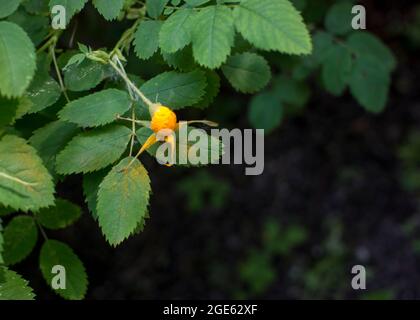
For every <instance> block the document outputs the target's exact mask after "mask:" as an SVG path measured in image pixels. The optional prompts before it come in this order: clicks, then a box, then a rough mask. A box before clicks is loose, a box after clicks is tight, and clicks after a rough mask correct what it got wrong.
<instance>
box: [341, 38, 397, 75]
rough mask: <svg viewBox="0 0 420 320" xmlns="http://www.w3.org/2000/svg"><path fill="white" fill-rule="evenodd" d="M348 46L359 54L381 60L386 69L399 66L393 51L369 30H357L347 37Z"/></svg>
mask: <svg viewBox="0 0 420 320" xmlns="http://www.w3.org/2000/svg"><path fill="white" fill-rule="evenodd" d="M347 46H348V47H350V48H351V49H352V50H354V53H355V54H356V55H357V56H361V57H365V58H368V57H369V58H370V59H375V60H377V61H380V62H381V65H382V66H383V68H385V70H386V71H388V72H391V71H393V70H394V69H395V68H396V66H397V61H396V59H395V56H394V54H393V53H392V51H391V50H390V49H389V48H388V47H387V46H386V45H385V44H383V42H382V41H381V40H380V39H379V38H378V37H376V36H374V35H373V34H371V33H368V32H355V33H353V34H351V35H350V36H349V38H348V39H347Z"/></svg>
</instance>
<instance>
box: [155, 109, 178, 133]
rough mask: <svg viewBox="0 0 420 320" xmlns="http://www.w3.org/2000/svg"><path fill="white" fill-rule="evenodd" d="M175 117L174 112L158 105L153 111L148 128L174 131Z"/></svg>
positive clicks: (156, 130)
mask: <svg viewBox="0 0 420 320" xmlns="http://www.w3.org/2000/svg"><path fill="white" fill-rule="evenodd" d="M176 127H177V118H176V114H175V112H173V111H172V110H171V109H169V108H168V107H165V106H159V107H158V108H157V109H156V111H155V112H154V113H153V116H152V121H151V123H150V128H151V129H152V130H153V131H154V132H155V133H158V132H159V131H160V130H164V129H171V130H173V131H175V129H176Z"/></svg>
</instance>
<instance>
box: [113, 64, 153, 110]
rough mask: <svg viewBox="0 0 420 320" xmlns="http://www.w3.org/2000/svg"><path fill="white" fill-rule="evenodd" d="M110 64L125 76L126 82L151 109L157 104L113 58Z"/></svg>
mask: <svg viewBox="0 0 420 320" xmlns="http://www.w3.org/2000/svg"><path fill="white" fill-rule="evenodd" d="M109 64H110V66H111V67H112V68H113V69H114V70H115V71H117V73H118V74H119V75H120V76H121V78H123V80H124V81H125V83H126V84H127V85H128V86H129V87H130V88H131V89H132V90H133V91H134V93H135V94H137V95H138V96H139V97H140V99H141V100H142V101H143V102H144V103H145V104H146V105H147V106H148V107H149V110H150V109H152V110H153V109H154V108H155V106H156V104H154V103H153V102H152V101H150V100H149V99H148V98H147V97H146V96H145V95H144V94H143V92H141V91H140V89H139V88H137V87H136V85H135V84H134V83H133V82H132V81H131V80H130V79H129V78H128V76H127V74H126V73H125V72H124V71H122V70H121V69H120V68H119V67H118V66H117V65H116V64H115V63H114V62H113V61H112V60H110V61H109Z"/></svg>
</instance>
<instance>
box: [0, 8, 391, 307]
mask: <svg viewBox="0 0 420 320" xmlns="http://www.w3.org/2000/svg"><path fill="white" fill-rule="evenodd" d="M315 2H316V4H314V3H315ZM55 5H62V6H64V8H65V9H66V21H65V23H66V25H67V28H66V29H64V30H60V29H58V30H55V29H53V28H52V27H51V9H52V8H53V7H54V6H55ZM351 5H352V4H351V1H339V2H337V3H336V4H333V5H332V6H331V5H327V6H325V5H324V6H322V5H321V4H319V6H318V2H317V1H314V2H312V1H311V2H309V1H291V0H241V1H233V0H232V1H230V0H226V1H223V0H217V1H216V0H172V1H170V0H142V1H140V0H92V1H90V0H71V1H70V0H9V1H1V2H0V299H34V297H35V293H34V292H33V290H32V289H31V288H30V286H29V285H28V283H27V281H26V280H24V279H23V278H22V277H21V276H20V275H19V274H17V273H16V272H15V271H13V266H14V265H15V264H18V263H20V262H21V261H22V260H24V259H25V258H26V257H27V256H28V255H29V254H31V252H32V251H33V249H34V248H35V246H36V244H37V243H38V242H41V248H40V251H39V253H38V254H39V264H40V266H39V267H40V271H41V272H40V274H42V275H43V277H44V278H45V280H46V282H47V283H48V285H51V281H52V278H53V277H54V274H53V273H52V272H51V270H52V268H53V266H55V265H62V266H64V267H65V268H66V282H67V285H66V289H65V290H62V289H53V290H55V291H56V293H57V294H58V295H60V296H62V297H63V298H65V299H82V298H83V297H84V296H85V294H86V291H87V288H88V277H87V274H86V271H85V268H84V266H83V263H82V262H81V260H80V259H79V258H78V257H77V255H76V254H75V253H74V251H73V250H72V249H71V248H70V247H69V246H68V245H67V244H65V243H63V242H60V241H57V240H54V239H51V238H50V237H49V235H48V230H58V229H63V228H66V227H68V226H70V225H72V224H73V223H74V222H76V221H77V220H78V218H79V217H80V216H81V214H82V209H81V208H80V207H79V206H78V205H76V204H74V203H72V202H70V201H68V200H66V199H62V198H60V197H57V196H56V186H57V183H59V182H60V183H62V184H66V178H67V177H68V176H71V175H81V176H82V177H83V186H82V188H83V193H84V195H85V199H86V203H87V206H88V208H89V211H90V213H91V215H92V218H93V219H95V220H96V221H97V223H98V226H99V227H100V228H101V230H102V233H103V235H104V239H106V241H107V242H108V243H109V244H110V245H111V246H117V245H119V244H120V243H122V242H123V241H125V240H126V239H127V238H129V237H130V236H133V235H136V234H138V233H140V232H141V231H142V230H143V229H144V227H145V225H146V222H147V219H149V217H150V215H151V212H149V200H150V196H151V193H152V186H151V181H150V179H149V175H148V172H147V169H146V168H145V167H144V166H143V164H142V162H141V161H142V158H143V157H147V155H144V154H142V153H143V151H146V150H147V151H148V153H149V155H151V156H156V154H155V150H156V149H155V146H154V147H153V146H152V144H154V143H155V140H154V138H153V137H154V131H155V130H154V128H155V127H159V128H165V127H168V126H169V127H171V129H174V130H177V129H178V128H179V127H178V122H177V121H178V119H177V117H176V114H175V112H174V110H175V111H176V110H179V109H183V108H187V107H190V108H197V109H200V110H204V109H206V108H208V107H209V106H211V105H212V104H213V103H214V101H215V99H216V97H217V96H218V94H219V90H220V87H221V81H225V82H226V83H229V84H230V85H231V87H232V89H233V90H236V91H238V92H240V93H243V94H255V95H254V96H253V97H252V98H251V102H250V105H249V107H248V119H249V122H250V124H251V125H252V126H253V127H255V128H262V129H265V130H266V133H269V132H270V131H272V130H274V129H275V128H276V127H278V126H279V125H280V123H281V121H282V119H283V118H284V117H285V116H291V115H292V114H294V113H296V112H299V111H300V110H302V109H303V108H304V106H305V104H306V102H307V101H308V99H309V97H310V94H311V91H310V86H309V84H310V80H311V81H312V82H315V85H314V86H315V87H316V88H317V90H318V89H323V90H326V91H328V92H329V93H331V94H333V95H336V96H340V95H343V94H346V91H347V89H349V90H348V91H349V92H350V94H351V95H353V96H354V98H355V99H356V100H357V102H358V103H359V104H360V105H361V106H362V107H363V108H365V109H366V110H367V112H373V113H377V112H381V111H382V110H383V109H384V108H385V106H386V102H387V95H388V89H389V86H390V76H391V72H392V71H393V69H394V68H395V66H396V62H395V59H394V56H393V54H392V53H391V51H390V50H389V49H388V48H387V47H386V46H384V44H382V42H381V41H380V40H379V39H378V38H377V37H376V36H374V35H373V34H371V33H369V32H367V31H355V30H352V28H351V22H350V20H351ZM88 8H89V10H92V8H94V9H95V10H97V12H99V14H100V15H101V16H102V19H105V20H106V21H107V23H108V24H109V25H110V26H113V24H121V23H127V25H129V27H128V28H127V29H126V31H125V32H122V34H121V38H120V40H119V41H118V42H116V43H115V45H114V46H113V47H110V48H92V47H91V46H90V45H89V44H87V43H86V44H81V43H79V44H78V45H77V44H76V45H73V43H74V41H73V39H72V40H71V41H70V44H69V43H68V42H67V41H63V38H64V37H67V38H69V35H70V37H73V36H74V28H75V27H74V26H73V25H74V21H75V20H77V18H78V16H80V15H81V14H83V13H84V11H85V10H88ZM302 12H303V14H302ZM303 16H305V22H304V18H303ZM306 16H307V17H308V18H307V19H306ZM79 28H81V26H79ZM67 38H66V39H67ZM76 43H77V37H76ZM132 59H138V60H139V65H140V66H141V65H143V64H146V63H149V64H154V63H159V64H161V65H162V64H164V65H165V66H164V71H163V72H162V73H160V74H155V75H154V76H153V77H150V78H148V79H142V78H141V77H140V75H139V74H140V73H138V74H136V73H135V72H133V73H128V72H127V71H126V67H127V63H128V62H127V61H130V60H132ZM163 106H165V107H163ZM228 107H229V106H228V105H225V106H223V108H228ZM191 124H192V123H191ZM202 124H204V126H205V125H214V124H213V123H211V122H210V121H202ZM212 142H213V143H214V145H213V144H212V146H213V147H216V148H222V146H221V143H220V141H219V140H217V139H212ZM139 151H140V152H139ZM168 170H171V169H170V168H169V169H168ZM190 170H194V168H191V169H190ZM155 196H156V197H159V195H158V194H155Z"/></svg>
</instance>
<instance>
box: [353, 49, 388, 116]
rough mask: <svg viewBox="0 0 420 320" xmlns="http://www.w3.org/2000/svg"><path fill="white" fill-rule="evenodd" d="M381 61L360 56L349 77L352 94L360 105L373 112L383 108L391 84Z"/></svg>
mask: <svg viewBox="0 0 420 320" xmlns="http://www.w3.org/2000/svg"><path fill="white" fill-rule="evenodd" d="M382 62H383V61H378V60H376V59H371V58H370V57H368V56H361V57H359V58H358V59H356V61H355V66H354V68H353V71H352V74H351V78H350V91H351V93H352V95H353V96H354V97H355V98H356V100H357V101H358V102H359V103H360V104H361V105H362V107H364V108H365V109H366V110H367V111H370V112H373V113H379V112H381V111H383V110H384V108H385V106H386V103H387V100H388V92H389V87H390V84H391V78H390V75H389V73H388V72H387V71H386V70H385V69H384V67H383V63H382Z"/></svg>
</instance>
